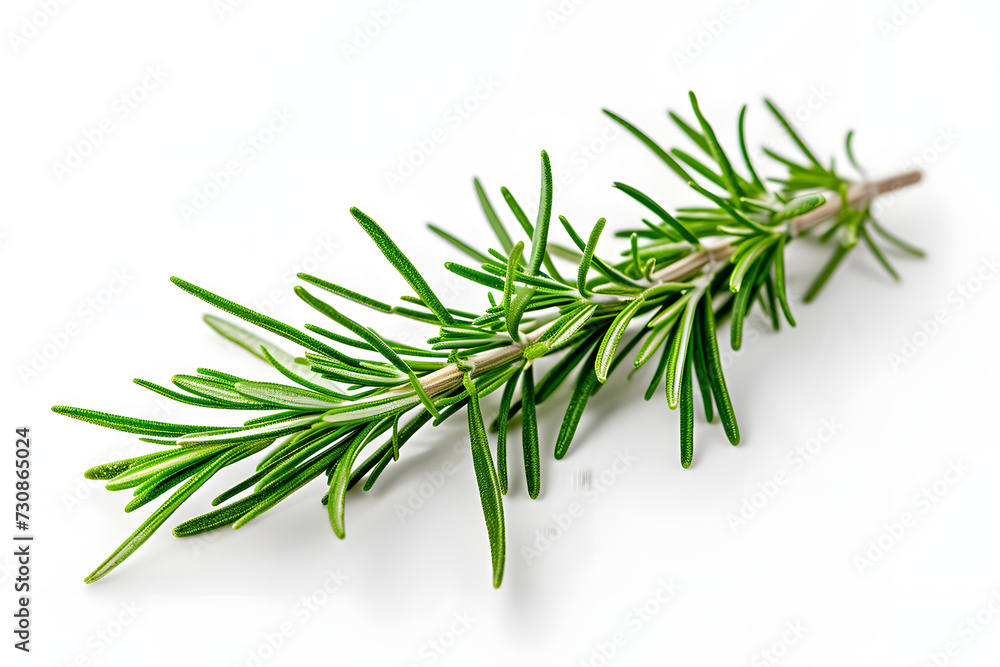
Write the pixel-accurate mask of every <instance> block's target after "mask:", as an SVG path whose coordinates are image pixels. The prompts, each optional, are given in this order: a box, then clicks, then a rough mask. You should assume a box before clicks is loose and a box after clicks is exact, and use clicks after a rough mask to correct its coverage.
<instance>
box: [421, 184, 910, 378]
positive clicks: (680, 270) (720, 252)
mask: <svg viewBox="0 0 1000 667" xmlns="http://www.w3.org/2000/svg"><path fill="white" fill-rule="evenodd" d="M921 178H922V174H921V172H920V171H919V170H916V169H914V170H912V171H907V172H903V173H901V174H896V175H895V176H890V177H888V178H883V179H881V180H878V181H866V182H864V183H858V184H856V185H854V186H853V187H851V189H850V190H848V191H847V203H848V204H849V205H850V206H851V207H852V208H853V207H857V206H859V205H863V204H866V203H867V202H869V201H871V200H872V199H874V198H875V197H877V196H878V195H881V194H885V193H887V192H892V191H894V190H899V189H900V188H904V187H906V186H908V185H913V184H914V183H917V182H919V181H920V179H921ZM839 212H840V197H831V198H830V199H829V200H827V202H826V203H825V204H823V205H822V206H819V207H817V208H814V209H813V210H811V211H809V212H808V213H805V214H803V215H800V216H798V217H795V218H792V219H791V220H789V226H790V228H791V230H792V233H793V234H799V233H801V232H803V231H805V230H806V229H809V228H810V227H813V226H815V225H817V224H819V223H820V222H823V221H824V220H828V219H830V218H832V217H833V216H835V215H837V214H838V213H839ZM734 252H736V247H735V246H733V245H731V243H730V242H729V241H725V242H723V243H720V244H719V245H716V246H713V247H711V248H705V249H702V250H697V251H695V252H692V253H691V254H689V255H686V256H685V257H682V258H681V259H679V260H677V261H676V262H673V263H671V264H668V265H667V266H665V267H663V268H662V269H660V270H659V271H656V272H655V273H653V275H652V276H651V279H652V282H654V283H666V282H672V281H677V280H682V279H683V278H686V277H687V276H690V275H691V274H692V273H696V272H698V271H700V270H701V269H702V267H704V266H705V265H706V264H712V263H715V262H723V261H725V260H727V259H729V257H730V256H732V254H733V253H734ZM545 329H546V327H544V326H543V327H540V328H539V329H536V330H535V331H532V332H531V333H530V334H527V336H526V337H525V338H526V340H527V344H528V345H530V344H531V343H533V342H535V341H536V340H538V339H539V338H541V336H542V334H544V333H545ZM525 347H526V345H524V344H521V343H511V344H510V345H507V346H505V347H501V348H497V349H494V350H487V351H485V352H479V353H478V354H474V355H472V356H470V357H469V358H468V359H467V360H466V362H465V365H466V367H467V368H470V369H471V372H472V374H473V375H478V374H479V373H482V372H484V371H487V370H489V369H491V368H496V367H497V366H500V365H502V364H505V363H507V362H509V361H513V360H514V359H517V358H518V356H520V354H521V351H522V350H523V349H524V348H525ZM463 372H464V371H463V370H462V369H461V368H459V366H458V364H454V363H452V364H448V365H447V366H445V367H444V368H440V369H438V370H436V371H433V372H431V373H428V374H427V375H424V376H423V377H422V378H421V379H420V383H421V384H422V385H423V387H424V390H425V391H426V392H427V393H428V395H430V396H434V395H436V394H440V393H442V392H444V391H448V390H450V389H453V388H455V387H457V386H458V385H460V384H461V383H462V374H463Z"/></svg>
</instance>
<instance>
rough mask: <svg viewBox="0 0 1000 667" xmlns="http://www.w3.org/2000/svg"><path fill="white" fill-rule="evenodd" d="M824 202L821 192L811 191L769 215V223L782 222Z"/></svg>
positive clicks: (824, 198) (803, 213)
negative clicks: (811, 192)
mask: <svg viewBox="0 0 1000 667" xmlns="http://www.w3.org/2000/svg"><path fill="white" fill-rule="evenodd" d="M825 203H826V197H824V196H823V195H821V194H816V193H813V194H807V195H803V196H802V197H796V198H795V199H792V200H791V201H789V202H788V203H787V204H785V206H784V207H783V208H782V209H781V210H779V211H778V212H777V213H775V214H774V215H772V216H771V224H772V225H773V224H777V223H779V222H784V221H785V220H790V219H792V218H797V217H798V216H800V215H805V214H806V213H808V212H809V211H812V210H813V209H816V208H819V207H820V206H822V205H823V204H825Z"/></svg>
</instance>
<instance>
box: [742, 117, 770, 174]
mask: <svg viewBox="0 0 1000 667" xmlns="http://www.w3.org/2000/svg"><path fill="white" fill-rule="evenodd" d="M746 115H747V107H746V105H745V104H744V105H743V108H742V109H740V120H739V123H738V125H739V136H740V152H741V153H743V163H744V164H745V165H746V166H747V171H748V172H749V173H750V177H751V178H752V179H753V182H754V185H756V186H757V187H758V188H759V189H760V190H761V191H763V192H767V188H766V187H765V186H764V182H763V181H761V180H760V177H759V176H758V175H757V170H756V169H754V168H753V162H752V161H751V160H750V151H749V150H748V149H747V141H746V136H745V134H744V126H745V121H746Z"/></svg>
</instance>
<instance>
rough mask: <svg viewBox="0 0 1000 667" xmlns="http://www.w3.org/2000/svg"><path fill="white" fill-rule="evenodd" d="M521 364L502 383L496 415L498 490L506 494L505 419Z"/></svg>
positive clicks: (508, 412) (508, 411)
mask: <svg viewBox="0 0 1000 667" xmlns="http://www.w3.org/2000/svg"><path fill="white" fill-rule="evenodd" d="M522 368H523V367H522V366H519V367H518V368H517V370H515V371H514V374H513V375H511V376H510V379H509V380H507V384H506V385H504V388H503V395H502V396H501V397H500V413H499V415H498V416H497V475H498V477H499V481H500V492H501V493H503V494H504V495H506V494H507V482H508V480H507V419H508V417H509V415H510V404H511V401H512V400H513V398H514V389H515V388H516V387H517V381H518V379H519V378H520V376H521V370H522Z"/></svg>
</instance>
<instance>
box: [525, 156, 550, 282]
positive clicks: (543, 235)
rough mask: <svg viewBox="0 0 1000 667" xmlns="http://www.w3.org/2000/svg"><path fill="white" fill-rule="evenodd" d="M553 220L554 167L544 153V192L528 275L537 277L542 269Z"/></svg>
mask: <svg viewBox="0 0 1000 667" xmlns="http://www.w3.org/2000/svg"><path fill="white" fill-rule="evenodd" d="M551 219H552V165H551V164H550V163H549V155H548V153H546V152H545V151H542V192H541V194H540V195H539V201H538V217H537V218H536V220H535V233H534V235H533V236H532V237H531V257H530V259H529V260H528V273H529V274H530V275H535V274H536V273H538V270H539V269H540V268H541V267H542V260H544V259H545V243H546V242H547V241H548V236H549V221H550V220H551Z"/></svg>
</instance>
